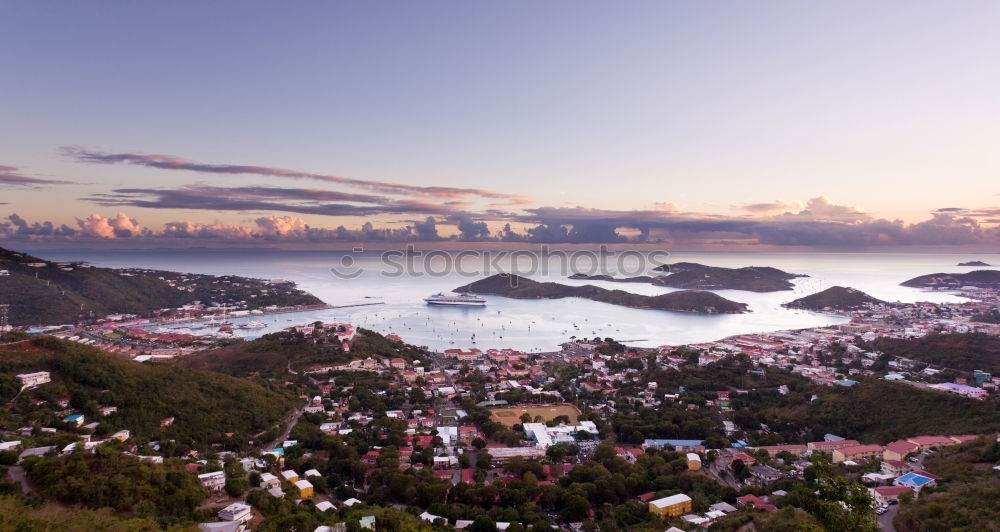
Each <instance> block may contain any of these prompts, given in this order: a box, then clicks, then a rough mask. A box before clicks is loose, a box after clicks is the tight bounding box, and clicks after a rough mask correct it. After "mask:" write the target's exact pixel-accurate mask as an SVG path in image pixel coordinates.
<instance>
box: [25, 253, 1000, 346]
mask: <svg viewBox="0 0 1000 532" xmlns="http://www.w3.org/2000/svg"><path fill="white" fill-rule="evenodd" d="M36 254H37V255H40V256H42V257H44V258H46V259H50V260H56V261H72V260H83V261H87V262H90V263H92V264H94V265H97V266H107V267H116V268H120V267H145V268H157V269H164V270H175V271H184V272H193V273H205V274H215V275H223V274H233V275H242V276H248V277H256V278H262V279H273V278H283V279H288V280H291V281H295V282H296V283H298V285H299V287H300V288H302V289H303V290H306V291H308V292H310V293H313V294H315V295H316V296H317V297H319V298H320V299H322V300H323V301H325V302H326V303H329V304H331V305H338V306H339V305H351V304H361V303H373V302H382V303H383V304H380V305H373V306H360V307H353V308H343V309H333V310H324V311H318V312H310V313H294V314H280V315H272V316H263V317H261V316H258V317H255V318H254V319H256V320H257V321H261V322H264V323H266V324H267V325H268V328H267V329H259V330H253V331H240V330H237V334H242V335H246V336H248V337H254V336H259V335H260V334H263V333H266V332H271V331H275V330H279V329H281V328H283V327H287V326H290V325H296V324H302V323H308V322H312V321H315V320H323V321H326V322H331V321H347V322H351V323H354V324H356V325H360V326H362V327H367V328H370V329H374V330H377V331H379V332H382V333H392V332H394V333H397V334H399V335H401V336H402V337H403V338H404V339H405V340H406V341H408V342H410V343H413V344H417V345H426V346H428V347H431V348H433V349H446V348H449V347H461V348H467V347H479V348H482V349H485V348H491V347H498V348H499V347H510V348H515V349H521V350H525V351H549V350H553V349H555V348H556V347H557V346H558V344H559V343H561V342H564V341H566V340H567V339H569V338H570V337H571V336H577V337H594V336H600V337H606V336H610V337H613V338H615V339H618V340H631V341H632V342H631V343H633V344H635V345H643V346H657V345H663V344H670V345H677V344H684V343H697V342H704V341H710V340H717V339H720V338H723V337H726V336H731V335H735V334H742V333H751V332H767V331H775V330H782V329H799V328H805V327H817V326H824V325H834V324H838V323H843V322H845V321H846V320H845V319H844V318H842V317H839V316H834V315H827V314H821V313H814V312H806V311H798V310H788V309H785V308H782V307H781V304H782V303H785V302H788V301H791V300H793V299H795V298H798V297H802V296H804V295H808V294H811V293H814V292H818V291H820V290H823V289H825V288H828V287H830V286H834V285H841V286H850V287H854V288H857V289H859V290H863V291H864V292H867V293H868V294H871V295H873V296H875V297H878V298H880V299H884V300H887V301H902V302H915V301H936V302H945V301H962V299H961V298H959V297H957V296H954V295H950V294H945V293H933V292H925V291H921V290H917V289H913V288H907V287H903V286H899V283H900V282H903V281H905V280H907V279H910V278H912V277H915V276H917V275H922V274H927V273H934V272H961V271H969V270H971V269H973V268H961V267H957V266H956V264H957V263H959V262H964V261H967V260H974V259H975V260H984V261H986V262H988V263H990V264H994V265H996V264H1000V254H982V253H980V254H960V255H959V254H902V253H748V252H739V253H721V252H704V253H695V252H692V253H682V252H681V253H671V255H670V257H669V262H681V261H686V262H698V263H702V264H707V265H712V266H725V267H741V266H773V267H776V268H779V269H782V270H784V271H787V272H791V273H800V274H806V275H808V276H809V277H804V278H799V279H795V280H794V281H793V283H794V284H795V289H794V290H791V291H783V292H772V293H766V294H759V293H754V292H746V291H739V290H720V291H717V292H716V293H718V294H719V295H721V296H723V297H726V298H728V299H732V300H734V301H739V302H742V303H747V304H748V305H749V307H750V310H751V311H752V312H750V313H747V314H739V315H701V314H690V313H682V312H665V311H657V310H637V309H629V308H624V307H619V306H615V305H609V304H605V303H597V302H594V301H589V300H584V299H576V298H566V299H557V300H515V299H507V298H503V297H497V296H487V300H488V303H487V306H486V307H484V308H472V307H437V306H428V305H427V304H426V303H424V301H423V299H424V298H425V297H427V296H429V295H431V294H434V293H437V292H447V291H449V290H452V289H454V288H456V287H458V286H461V285H464V284H467V283H469V282H472V281H474V280H476V279H479V278H481V277H482V274H481V272H482V270H477V271H470V270H472V268H469V269H467V270H466V272H465V273H467V274H469V275H463V274H462V273H458V272H452V273H449V274H446V275H443V276H441V275H429V274H427V270H425V269H424V268H423V266H425V265H424V264H422V263H421V261H419V260H418V261H417V264H416V267H417V270H416V272H415V275H404V276H396V277H387V276H385V275H383V273H384V272H395V271H397V268H396V267H395V266H387V265H384V264H382V261H381V260H380V256H379V254H378V253H361V254H359V253H347V252H339V251H328V252H313V251H242V250H241V251H235V250H233V251H227V250H220V251H217V250H213V251H203V250H169V251H160V250H155V251H46V252H38V253H36ZM345 256H350V259H349V260H348V261H353V262H354V265H353V266H352V270H353V269H355V268H357V269H360V270H362V271H361V273H360V274H359V275H358V277H356V278H353V279H342V278H338V277H337V276H335V275H334V274H333V273H331V268H333V267H342V264H343V260H344V257H345ZM445 262H446V260H439V261H436V262H435V261H431V262H429V263H428V264H426V266H429V267H430V271H432V272H434V273H440V271H441V270H442V269H443V267H444V263H445ZM467 264H471V263H467ZM504 266H505V267H509V266H510V263H509V262H507V263H505V265H504ZM992 269H996V267H995V266H994V267H993V268H992ZM491 273H495V272H491ZM611 273H616V272H611ZM628 273H629V274H630V275H634V274H635V273H636V272H628ZM530 277H531V278H533V279H536V280H545V281H556V282H561V283H564V284H588V283H589V284H595V285H598V286H603V287H605V288H610V289H621V290H626V291H629V292H635V293H641V294H646V295H656V294H662V293H666V292H670V291H673V290H672V289H669V288H663V287H656V286H652V285H648V284H639V283H628V284H622V283H609V282H601V281H586V282H585V281H573V280H570V279H567V278H566V276H565V275H564V274H563V272H561V271H559V268H558V265H553V266H552V268H550V270H549V271H548V272H546V273H545V274H541V273H536V274H534V275H530ZM232 321H233V322H234V323H237V324H238V323H239V322H240V321H245V320H240V319H234V320H232Z"/></svg>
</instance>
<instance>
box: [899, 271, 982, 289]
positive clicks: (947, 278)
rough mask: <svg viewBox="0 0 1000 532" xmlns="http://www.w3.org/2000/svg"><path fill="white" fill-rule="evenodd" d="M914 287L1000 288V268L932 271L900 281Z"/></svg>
mask: <svg viewBox="0 0 1000 532" xmlns="http://www.w3.org/2000/svg"><path fill="white" fill-rule="evenodd" d="M900 285H902V286H911V287H914V288H934V289H938V290H955V289H958V288H962V287H963V286H974V287H976V288H1000V270H975V271H971V272H969V273H931V274H928V275H921V276H919V277H914V278H913V279H910V280H909V281H903V282H902V283H900Z"/></svg>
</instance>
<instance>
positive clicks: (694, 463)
mask: <svg viewBox="0 0 1000 532" xmlns="http://www.w3.org/2000/svg"><path fill="white" fill-rule="evenodd" d="M687 460H688V469H690V470H691V471H698V470H699V469H701V457H700V456H698V454H697V453H687Z"/></svg>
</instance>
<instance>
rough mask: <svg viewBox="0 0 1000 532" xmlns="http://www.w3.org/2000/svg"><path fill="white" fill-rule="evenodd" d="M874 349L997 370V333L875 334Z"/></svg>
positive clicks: (964, 368)
mask: <svg viewBox="0 0 1000 532" xmlns="http://www.w3.org/2000/svg"><path fill="white" fill-rule="evenodd" d="M875 349H877V350H879V351H881V352H882V353H885V354H888V355H891V356H898V357H903V358H909V359H912V360H916V361H919V362H924V363H927V364H933V365H934V366H936V367H943V368H949V369H955V370H959V371H963V372H971V371H972V370H975V369H981V370H983V371H987V372H990V373H993V374H994V375H997V374H1000V337H998V336H994V335H989V334H982V333H967V334H928V335H927V336H924V337H922V338H909V339H900V338H879V339H878V340H876V341H875Z"/></svg>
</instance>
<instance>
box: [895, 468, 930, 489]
mask: <svg viewBox="0 0 1000 532" xmlns="http://www.w3.org/2000/svg"><path fill="white" fill-rule="evenodd" d="M893 484H894V485H896V486H904V487H907V488H912V489H913V490H914V491H918V492H919V491H920V489H921V488H926V487H933V486H936V485H937V480H936V479H934V478H932V477H930V476H927V475H921V474H920V473H917V472H916V471H913V472H910V473H906V474H905V475H903V476H901V477H899V478H897V479H896V480H895V481H894V482H893Z"/></svg>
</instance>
